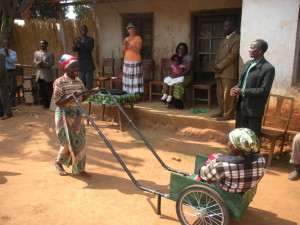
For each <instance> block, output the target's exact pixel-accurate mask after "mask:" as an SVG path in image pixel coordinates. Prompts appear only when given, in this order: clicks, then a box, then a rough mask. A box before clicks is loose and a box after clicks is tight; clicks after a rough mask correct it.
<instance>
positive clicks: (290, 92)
mask: <svg viewBox="0 0 300 225" xmlns="http://www.w3.org/2000/svg"><path fill="white" fill-rule="evenodd" d="M299 4H300V1H299V0H285V1H282V0H244V1H243V8H242V24H241V45H240V55H241V59H242V61H243V62H246V61H247V60H249V59H250V58H249V54H248V50H249V46H250V44H251V43H252V42H253V41H254V40H255V39H264V40H265V41H267V42H268V44H269V49H268V51H267V52H266V53H265V58H266V59H267V60H268V61H269V62H270V63H271V64H272V65H273V66H274V67H275V69H276V75H275V80H274V83H273V87H272V91H271V93H273V94H279V95H287V96H294V97H297V96H299V95H300V89H299V87H298V88H295V87H293V86H291V84H292V74H293V64H294V58H295V48H296V32H297V23H298V13H299Z"/></svg>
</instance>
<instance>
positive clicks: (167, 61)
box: [149, 58, 172, 102]
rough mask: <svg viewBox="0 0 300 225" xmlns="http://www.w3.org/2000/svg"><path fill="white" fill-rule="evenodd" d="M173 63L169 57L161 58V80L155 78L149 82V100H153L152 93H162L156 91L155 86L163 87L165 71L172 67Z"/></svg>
mask: <svg viewBox="0 0 300 225" xmlns="http://www.w3.org/2000/svg"><path fill="white" fill-rule="evenodd" d="M171 65H172V62H171V60H170V59H169V58H164V59H162V60H161V64H160V74H159V80H153V81H150V82H149V101H150V102H152V95H162V93H161V92H154V91H153V86H161V87H163V85H164V81H163V77H164V72H165V71H166V70H167V69H170V68H171Z"/></svg>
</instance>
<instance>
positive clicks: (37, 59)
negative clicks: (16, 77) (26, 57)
mask: <svg viewBox="0 0 300 225" xmlns="http://www.w3.org/2000/svg"><path fill="white" fill-rule="evenodd" d="M40 46H41V49H40V50H39V51H36V52H35V53H34V64H35V65H36V67H37V69H36V82H38V83H39V91H40V97H41V98H42V104H43V108H45V109H47V108H49V106H50V102H51V97H52V93H53V79H54V78H53V71H52V67H53V66H54V61H55V58H54V54H53V52H52V51H49V50H47V48H48V42H47V41H46V40H42V41H41V42H40Z"/></svg>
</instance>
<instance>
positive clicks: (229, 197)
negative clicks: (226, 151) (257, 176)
mask: <svg viewBox="0 0 300 225" xmlns="http://www.w3.org/2000/svg"><path fill="white" fill-rule="evenodd" d="M206 161H207V157H206V156H203V155H199V154H197V155H196V166H195V168H196V167H197V165H198V164H199V163H201V162H206ZM196 176H197V175H196V174H194V175H191V176H190V177H185V176H182V175H179V174H175V173H171V179H170V191H169V198H170V199H171V200H174V201H176V200H177V198H178V197H179V195H180V193H181V192H182V191H183V190H184V189H185V188H186V187H188V186H191V185H205V186H207V187H210V188H212V189H213V190H215V191H217V192H218V193H219V194H220V195H221V197H222V198H223V199H224V200H225V202H226V204H227V206H228V208H229V211H230V218H231V219H233V220H240V218H241V216H242V214H243V213H244V211H245V210H246V208H247V207H248V205H249V204H250V202H251V201H252V199H253V198H254V195H255V193H256V190H257V186H256V187H255V188H254V189H251V190H249V191H247V192H245V193H243V194H236V193H231V192H228V191H225V190H223V189H221V188H219V187H216V186H214V185H210V184H207V183H204V182H201V181H197V180H194V178H195V177H196Z"/></svg>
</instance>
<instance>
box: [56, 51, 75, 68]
mask: <svg viewBox="0 0 300 225" xmlns="http://www.w3.org/2000/svg"><path fill="white" fill-rule="evenodd" d="M73 62H77V58H76V57H74V56H71V55H68V54H64V55H62V57H61V59H60V60H59V64H60V65H61V66H62V68H64V69H67V68H68V66H70V65H71V64H72V63H73Z"/></svg>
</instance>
